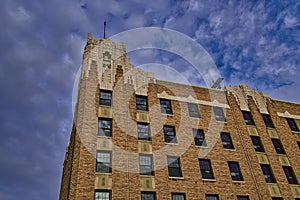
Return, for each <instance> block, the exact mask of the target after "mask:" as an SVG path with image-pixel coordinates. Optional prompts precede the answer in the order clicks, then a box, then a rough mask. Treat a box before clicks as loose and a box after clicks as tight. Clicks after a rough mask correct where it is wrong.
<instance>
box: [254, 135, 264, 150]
mask: <svg viewBox="0 0 300 200" xmlns="http://www.w3.org/2000/svg"><path fill="white" fill-rule="evenodd" d="M251 141H252V144H253V147H254V149H255V151H257V152H265V150H264V147H263V145H262V142H261V140H260V137H258V136H251Z"/></svg>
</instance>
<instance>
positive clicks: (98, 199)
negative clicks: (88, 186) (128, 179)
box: [95, 191, 110, 200]
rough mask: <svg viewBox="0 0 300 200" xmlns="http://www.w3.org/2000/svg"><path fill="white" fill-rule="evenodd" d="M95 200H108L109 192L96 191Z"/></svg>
mask: <svg viewBox="0 0 300 200" xmlns="http://www.w3.org/2000/svg"><path fill="white" fill-rule="evenodd" d="M95 200H110V192H109V191H96V192H95Z"/></svg>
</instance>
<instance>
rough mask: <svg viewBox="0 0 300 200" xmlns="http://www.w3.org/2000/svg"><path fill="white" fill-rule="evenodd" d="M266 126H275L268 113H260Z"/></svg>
mask: <svg viewBox="0 0 300 200" xmlns="http://www.w3.org/2000/svg"><path fill="white" fill-rule="evenodd" d="M261 116H262V118H263V121H264V123H265V125H266V127H267V128H275V126H274V123H273V121H272V119H271V116H270V115H269V114H261Z"/></svg>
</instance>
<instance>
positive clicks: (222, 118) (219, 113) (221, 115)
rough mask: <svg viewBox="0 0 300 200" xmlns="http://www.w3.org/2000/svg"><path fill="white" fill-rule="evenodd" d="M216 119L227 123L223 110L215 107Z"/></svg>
mask: <svg viewBox="0 0 300 200" xmlns="http://www.w3.org/2000/svg"><path fill="white" fill-rule="evenodd" d="M213 110H214V114H215V118H216V120H217V121H222V122H226V119H225V115H224V111H223V108H221V107H213Z"/></svg>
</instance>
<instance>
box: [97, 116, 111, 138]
mask: <svg viewBox="0 0 300 200" xmlns="http://www.w3.org/2000/svg"><path fill="white" fill-rule="evenodd" d="M111 133H112V120H111V119H104V118H99V121H98V135H99V136H107V137H111V135H112V134H111Z"/></svg>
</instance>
